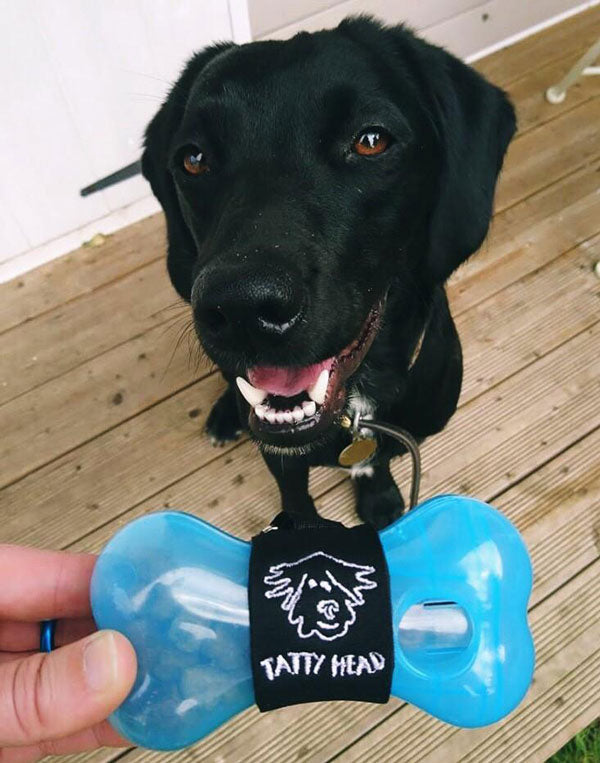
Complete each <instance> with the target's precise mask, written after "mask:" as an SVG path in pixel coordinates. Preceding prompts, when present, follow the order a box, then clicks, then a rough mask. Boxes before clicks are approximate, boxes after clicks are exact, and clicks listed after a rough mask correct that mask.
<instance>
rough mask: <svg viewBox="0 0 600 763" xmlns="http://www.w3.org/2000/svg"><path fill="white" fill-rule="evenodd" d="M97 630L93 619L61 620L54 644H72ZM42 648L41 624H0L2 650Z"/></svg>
mask: <svg viewBox="0 0 600 763" xmlns="http://www.w3.org/2000/svg"><path fill="white" fill-rule="evenodd" d="M95 630H96V623H95V622H94V619H93V618H92V617H77V618H71V619H68V620H59V621H58V622H57V624H56V632H55V634H54V643H55V645H56V646H57V647H58V646H65V644H72V643H73V641H79V640H80V639H82V638H85V637H86V636H89V635H90V634H91V633H94V631H95ZM39 648H40V625H39V623H37V622H36V623H23V622H18V623H17V622H13V621H8V622H0V650H2V651H4V652H25V651H27V650H34V651H37V650H39Z"/></svg>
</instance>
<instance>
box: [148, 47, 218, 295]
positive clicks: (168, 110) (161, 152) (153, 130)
mask: <svg viewBox="0 0 600 763" xmlns="http://www.w3.org/2000/svg"><path fill="white" fill-rule="evenodd" d="M232 46H233V43H219V44H217V45H212V46H211V47H209V48H206V49H205V50H202V51H201V52H199V53H196V55H195V56H193V57H192V58H191V59H190V61H188V63H187V64H186V66H185V69H184V70H183V72H182V73H181V75H180V77H179V79H178V80H177V82H176V83H175V84H174V85H173V87H172V88H171V90H170V92H169V94H168V96H167V98H166V100H165V102H164V103H163V105H162V106H161V107H160V109H159V111H158V112H157V114H156V115H155V116H154V118H153V119H152V121H151V122H150V124H149V125H148V127H147V128H146V133H145V139H144V152H143V154H142V174H143V175H144V177H145V178H146V180H148V181H149V183H150V186H151V188H152V192H153V193H154V195H155V196H156V198H157V199H158V200H159V202H160V204H161V206H162V208H163V210H164V213H165V219H166V223H167V246H168V254H167V267H168V270H169V276H170V278H171V281H172V283H173V286H174V287H175V289H176V290H177V292H178V293H179V295H180V296H181V297H183V299H185V300H187V301H188V302H189V301H190V294H191V289H192V268H193V266H194V260H195V251H196V250H195V245H194V241H193V239H192V236H191V233H190V231H189V229H188V227H187V225H186V223H185V220H184V219H183V215H182V214H181V208H180V206H179V200H178V198H177V193H176V190H175V184H174V182H173V178H172V176H171V173H170V171H169V166H168V165H169V149H170V145H171V140H172V137H173V135H174V134H175V132H176V131H177V128H178V127H179V124H180V122H181V119H182V117H183V113H184V110H185V106H186V102H187V99H188V96H189V93H190V89H191V87H192V85H193V84H194V81H195V80H196V78H197V77H198V75H199V74H200V72H201V71H202V70H203V69H204V67H205V66H206V65H207V64H208V63H209V62H210V61H212V59H213V58H215V56H217V55H219V54H220V53H222V52H223V51H224V50H227V49H228V48H230V47H232Z"/></svg>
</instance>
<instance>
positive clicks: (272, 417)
mask: <svg viewBox="0 0 600 763" xmlns="http://www.w3.org/2000/svg"><path fill="white" fill-rule="evenodd" d="M265 419H266V420H267V421H268V422H269V424H274V423H275V422H276V421H277V414H276V413H275V411H274V410H273V409H272V408H269V410H268V411H266V412H265Z"/></svg>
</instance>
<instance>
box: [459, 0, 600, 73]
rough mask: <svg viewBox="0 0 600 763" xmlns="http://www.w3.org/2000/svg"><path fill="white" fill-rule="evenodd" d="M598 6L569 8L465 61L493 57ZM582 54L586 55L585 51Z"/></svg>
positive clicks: (590, 0)
mask: <svg viewBox="0 0 600 763" xmlns="http://www.w3.org/2000/svg"><path fill="white" fill-rule="evenodd" d="M598 4H600V0H588V1H587V2H585V3H581V5H577V6H575V8H569V10H568V11H564V12H563V13H558V14H557V15H556V16H552V17H551V18H549V19H546V20H545V21H542V22H541V23H539V24H534V25H533V26H531V27H528V28H527V29H523V31H521V32H519V33H518V34H513V35H511V36H510V37H507V38H506V39H504V40H500V42H496V43H494V45H490V46H489V47H487V48H483V50H479V51H477V53H473V54H472V55H470V56H467V57H466V59H465V60H466V61H467V63H469V64H471V63H473V62H474V61H478V60H479V59H480V58H485V57H486V56H491V54H492V53H496V51H498V50H502V48H508V46H509V45H514V44H515V43H516V42H520V41H521V40H524V39H525V38H526V37H531V35H532V34H537V32H541V31H542V30H543V29H547V28H548V27H551V26H554V25H555V24H560V22H561V21H564V20H565V19H568V18H570V17H571V16H575V15H576V14H577V13H581V12H582V11H587V10H588V8H593V7H594V6H595V5H598ZM581 52H582V53H584V52H585V51H581Z"/></svg>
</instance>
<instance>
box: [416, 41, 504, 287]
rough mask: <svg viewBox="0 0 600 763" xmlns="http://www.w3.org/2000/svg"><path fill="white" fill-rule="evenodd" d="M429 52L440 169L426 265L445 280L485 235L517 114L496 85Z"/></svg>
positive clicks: (440, 54)
mask: <svg viewBox="0 0 600 763" xmlns="http://www.w3.org/2000/svg"><path fill="white" fill-rule="evenodd" d="M429 47H432V48H433V46H429ZM433 52H434V55H433V56H432V57H431V58H432V59H433V60H435V62H436V64H437V66H436V68H434V69H433V71H431V70H430V71H429V73H428V76H429V87H430V88H431V92H432V95H433V102H434V119H435V120H436V123H437V134H438V139H439V142H440V149H441V151H440V158H441V162H442V170H441V177H440V185H439V196H438V198H437V200H436V204H435V207H434V209H433V213H432V218H431V226H430V247H429V252H428V263H427V265H428V271H429V273H430V275H431V276H432V278H433V279H434V280H435V281H445V280H446V279H447V278H448V276H449V275H450V274H451V273H452V272H453V271H454V270H455V269H456V268H457V267H458V266H459V265H460V264H461V263H462V262H464V261H465V260H466V259H467V258H468V257H469V256H470V255H471V254H473V253H474V252H476V251H477V250H478V249H479V247H480V246H481V244H482V243H483V241H484V239H485V237H486V235H487V232H488V228H489V224H490V220H491V216H492V209H493V202H494V192H495V189H496V181H497V179H498V174H499V173H500V170H501V169H502V163H503V161H504V155H505V153H506V150H507V148H508V144H509V143H510V141H511V139H512V137H513V135H514V133H515V130H516V118H515V112H514V108H513V106H512V104H511V102H510V101H509V99H508V98H507V96H506V94H505V93H504V92H503V91H502V90H500V88H498V87H495V86H494V85H492V84H490V83H489V82H487V80H485V79H484V78H483V77H482V76H481V75H479V74H478V73H477V72H476V71H475V70H474V69H472V68H471V67H469V66H467V65H465V64H464V63H462V61H459V60H458V59H457V58H455V57H454V56H452V55H450V54H449V53H446V51H444V50H442V49H440V48H433ZM432 74H433V76H432Z"/></svg>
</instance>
